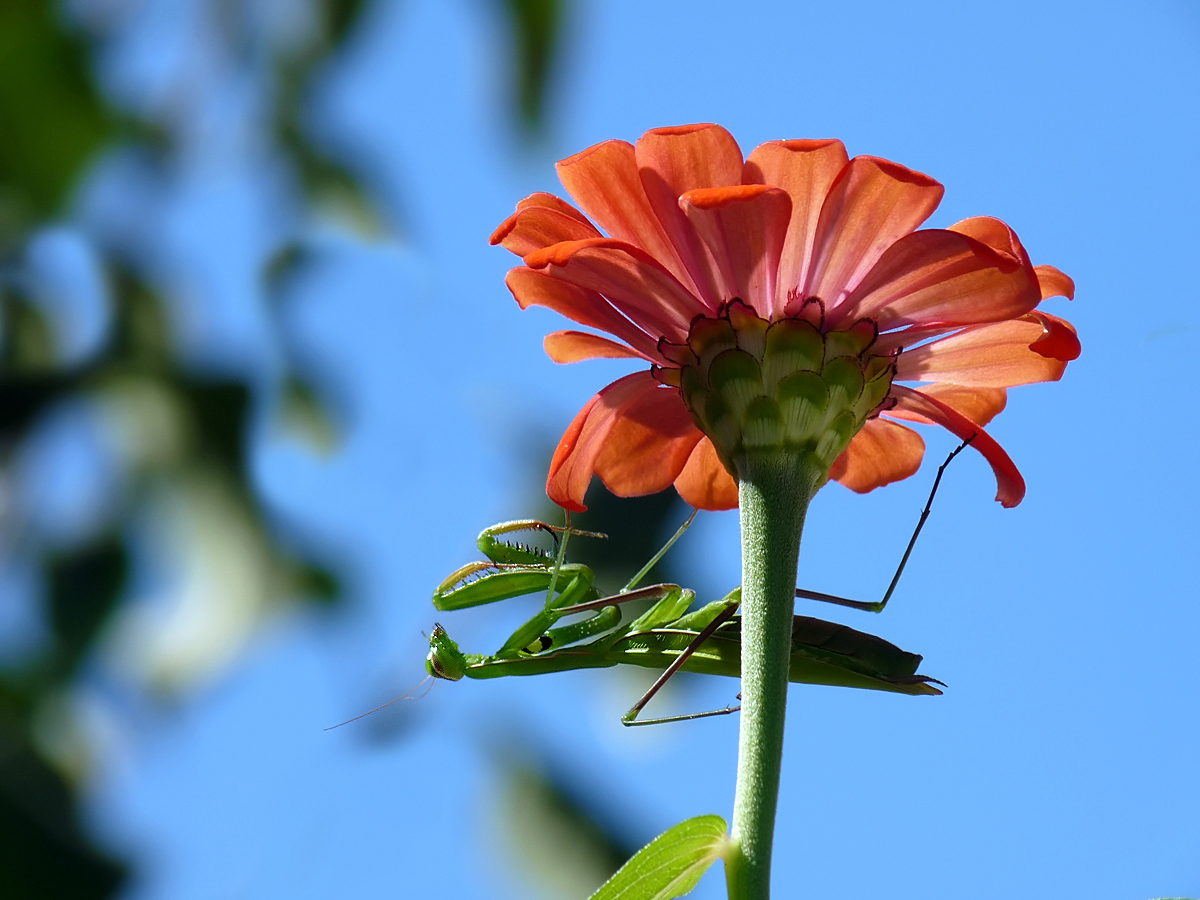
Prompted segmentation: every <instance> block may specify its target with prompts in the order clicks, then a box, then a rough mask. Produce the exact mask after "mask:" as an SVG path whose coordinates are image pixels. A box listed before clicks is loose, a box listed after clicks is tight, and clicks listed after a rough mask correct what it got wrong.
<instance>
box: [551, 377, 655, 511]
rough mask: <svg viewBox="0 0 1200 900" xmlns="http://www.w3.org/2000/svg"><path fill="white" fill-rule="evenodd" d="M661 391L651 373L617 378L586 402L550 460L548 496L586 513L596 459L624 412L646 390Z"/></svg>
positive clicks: (565, 505)
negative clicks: (584, 499)
mask: <svg viewBox="0 0 1200 900" xmlns="http://www.w3.org/2000/svg"><path fill="white" fill-rule="evenodd" d="M653 390H659V387H658V384H657V382H656V381H655V380H654V376H652V375H651V374H650V373H649V372H635V373H634V374H632V375H626V376H625V377H624V378H618V379H617V380H616V381H614V382H613V383H612V384H610V385H609V386H608V387H606V388H604V390H602V391H601V392H600V393H598V394H597V395H596V396H594V397H593V398H592V399H591V400H589V401H588V402H587V405H585V406H584V407H583V409H581V410H580V411H579V412H578V414H576V416H575V418H574V419H573V420H572V421H571V424H570V425H569V426H567V430H566V432H565V433H564V434H563V436H562V438H561V439H560V440H559V442H558V446H557V447H556V448H555V450H554V456H553V458H551V460H550V474H549V476H548V477H547V478H546V494H547V495H548V496H549V497H550V499H551V500H553V501H554V502H555V503H557V504H558V505H559V506H561V507H563V509H569V510H571V511H572V512H583V510H585V509H587V507H586V506H584V505H583V497H584V495H585V494H586V493H587V489H588V484H589V483H590V482H591V480H592V472H593V471H595V468H596V459H597V457H599V456H600V452H601V451H602V450H603V449H604V442H605V440H606V439H607V438H608V435H609V433H610V432H611V431H612V429H613V427H614V426H615V425H616V424H617V421H618V420H619V419H620V417H621V414H622V412H624V410H625V409H626V408H627V407H628V406H629V405H630V404H631V403H633V402H634V401H635V400H637V399H638V397H640V396H641V395H642V394H644V393H646V392H647V391H653Z"/></svg>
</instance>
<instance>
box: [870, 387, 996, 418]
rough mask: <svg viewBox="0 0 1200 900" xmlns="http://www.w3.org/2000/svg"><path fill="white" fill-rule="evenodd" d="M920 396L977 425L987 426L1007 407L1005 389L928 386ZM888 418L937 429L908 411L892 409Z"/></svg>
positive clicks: (922, 390) (888, 412)
mask: <svg viewBox="0 0 1200 900" xmlns="http://www.w3.org/2000/svg"><path fill="white" fill-rule="evenodd" d="M921 393H922V394H924V395H925V396H927V397H933V398H934V399H935V400H939V401H941V402H942V403H945V404H946V405H947V406H948V407H950V408H951V409H952V410H954V411H955V412H958V413H962V414H963V415H964V416H966V417H967V418H968V419H970V420H971V421H972V422H974V423H975V424H976V425H986V424H987V423H988V422H990V421H992V419H994V418H996V416H998V415H999V414H1000V413H1001V412H1003V410H1004V407H1005V406H1006V405H1007V403H1008V392H1007V391H1006V390H1005V389H1004V388H989V387H964V386H963V385H961V384H946V383H939V384H927V385H924V386H923V387H922V388H921ZM887 414H888V415H889V416H895V417H896V418H897V419H908V420H909V421H912V422H923V423H924V424H926V425H936V424H937V423H936V422H934V421H933V420H932V419H928V418H926V417H925V416H922V415H920V414H919V413H914V412H909V411H908V410H906V409H900V408H893V409H889V410H888V411H887Z"/></svg>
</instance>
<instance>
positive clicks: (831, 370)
mask: <svg viewBox="0 0 1200 900" xmlns="http://www.w3.org/2000/svg"><path fill="white" fill-rule="evenodd" d="M821 380H822V381H824V382H825V384H827V385H828V386H829V408H830V412H833V411H834V410H835V409H839V410H840V409H847V408H848V407H849V406H850V405H851V404H852V403H854V402H855V401H856V400H857V399H858V396H859V394H861V393H862V389H863V371H862V366H860V365H859V364H858V360H857V359H853V358H851V357H849V356H839V357H836V358H835V359H831V360H830V361H829V362H827V363H826V364H825V367H824V368H823V369H822V370H821Z"/></svg>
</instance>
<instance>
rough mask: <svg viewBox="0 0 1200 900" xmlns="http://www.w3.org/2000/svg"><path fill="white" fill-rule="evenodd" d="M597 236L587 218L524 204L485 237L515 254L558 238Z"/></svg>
mask: <svg viewBox="0 0 1200 900" xmlns="http://www.w3.org/2000/svg"><path fill="white" fill-rule="evenodd" d="M548 196H549V195H548ZM598 237H600V232H598V231H597V230H596V229H595V228H593V227H592V224H591V223H590V222H587V221H582V222H581V221H580V220H579V219H577V218H575V217H574V216H570V215H567V214H566V213H564V212H561V211H560V210H557V209H550V208H549V207H545V206H527V207H525V208H524V209H520V210H517V211H516V212H515V213H513V214H512V215H511V216H509V217H508V218H507V219H505V220H504V221H503V222H501V223H500V225H499V226H498V227H497V228H496V230H495V231H493V232H492V236H491V237H490V238H488V243H489V244H492V245H495V244H499V245H500V246H502V247H503V248H504V249H505V250H508V251H509V252H510V253H515V254H517V256H526V255H528V254H530V253H532V252H533V251H534V250H541V249H542V248H543V247H549V246H550V245H551V244H558V243H561V242H562V241H584V240H587V239H588V238H598Z"/></svg>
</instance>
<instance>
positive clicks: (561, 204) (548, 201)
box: [516, 191, 592, 225]
mask: <svg viewBox="0 0 1200 900" xmlns="http://www.w3.org/2000/svg"><path fill="white" fill-rule="evenodd" d="M532 206H543V207H545V208H546V209H553V210H556V211H558V212H560V213H564V214H565V215H568V216H570V217H571V218H573V219H578V220H579V221H580V222H583V223H584V224H585V225H591V224H592V223H591V222H589V221H588V217H587V216H585V215H584V214H583V213H581V212H580V211H579V210H577V209H576V208H575V207H573V206H572V205H571V204H570V203H568V202H567V201H566V200H564V199H562V198H561V197H556V196H555V195H554V194H547V193H546V192H545V191H537V192H536V193H533V194H530V195H529V196H528V197H526V198H525V199H524V200H518V201H517V210H516V211H517V212H520V211H521V210H523V209H529V208H530V207H532Z"/></svg>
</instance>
